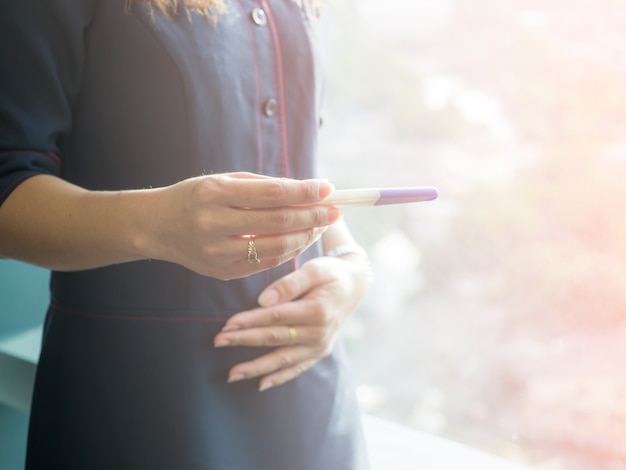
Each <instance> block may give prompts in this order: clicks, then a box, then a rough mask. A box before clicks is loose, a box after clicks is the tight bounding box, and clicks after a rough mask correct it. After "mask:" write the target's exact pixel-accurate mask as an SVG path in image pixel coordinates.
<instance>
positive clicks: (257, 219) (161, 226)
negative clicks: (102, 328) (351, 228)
mask: <svg viewBox="0 0 626 470" xmlns="http://www.w3.org/2000/svg"><path fill="white" fill-rule="evenodd" d="M332 190H333V188H332V185H330V184H329V183H327V182H324V181H321V180H305V181H298V180H292V179H285V178H270V177H265V176H260V175H254V174H251V173H229V174H221V175H212V176H200V177H196V178H190V179H187V180H184V181H181V182H180V183H177V184H174V185H172V186H168V187H165V188H159V189H155V190H151V192H152V194H151V199H152V200H153V202H154V204H151V205H150V207H149V208H148V210H147V212H146V213H145V214H144V216H143V217H142V219H143V220H142V224H145V225H143V228H142V230H141V232H139V233H141V234H142V236H141V237H140V238H139V239H138V240H139V241H138V249H139V250H140V251H141V252H142V253H143V254H144V256H145V257H146V258H153V259H161V260H166V261H171V262H174V263H178V264H181V265H183V266H186V267H187V268H189V269H191V270H193V271H195V272H197V273H200V274H203V275H206V276H211V277H215V278H219V279H223V280H226V279H235V278H240V277H245V276H248V275H250V274H253V273H256V272H260V271H263V270H266V269H269V268H272V267H274V266H277V265H279V264H281V263H283V262H285V261H287V260H289V259H291V258H293V257H295V256H297V255H299V254H300V253H302V252H303V251H304V250H305V249H307V248H308V247H309V246H311V244H313V243H314V242H315V241H316V240H317V239H318V238H319V237H320V236H321V234H322V233H323V232H324V230H325V228H326V227H327V226H329V225H331V224H333V223H334V222H336V221H337V220H338V219H339V218H340V212H339V211H338V209H336V208H334V207H332V206H325V205H320V204H316V203H319V202H320V201H321V200H322V199H324V198H325V197H327V196H328V195H329V194H330V193H331V192H332ZM250 237H252V238H253V240H254V244H255V247H256V250H257V253H258V257H259V260H260V262H259V263H248V262H247V250H248V242H249V238H250Z"/></svg>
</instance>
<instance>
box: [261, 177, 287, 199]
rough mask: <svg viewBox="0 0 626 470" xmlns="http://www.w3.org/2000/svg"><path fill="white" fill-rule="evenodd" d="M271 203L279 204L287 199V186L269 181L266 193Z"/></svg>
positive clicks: (266, 197)
mask: <svg viewBox="0 0 626 470" xmlns="http://www.w3.org/2000/svg"><path fill="white" fill-rule="evenodd" d="M264 196H265V199H266V200H267V201H269V202H279V201H282V200H283V199H284V198H285V186H284V185H283V183H281V182H280V181H269V182H268V184H267V187H266V188H265V193H264Z"/></svg>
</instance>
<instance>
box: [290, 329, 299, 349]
mask: <svg viewBox="0 0 626 470" xmlns="http://www.w3.org/2000/svg"><path fill="white" fill-rule="evenodd" d="M288 328H289V346H291V345H292V344H296V340H297V339H298V330H296V328H295V327H293V326H290V327H288Z"/></svg>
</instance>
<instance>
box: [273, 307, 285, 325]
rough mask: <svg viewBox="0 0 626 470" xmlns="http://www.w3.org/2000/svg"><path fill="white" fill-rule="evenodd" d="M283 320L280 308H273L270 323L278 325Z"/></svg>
mask: <svg viewBox="0 0 626 470" xmlns="http://www.w3.org/2000/svg"><path fill="white" fill-rule="evenodd" d="M282 320H283V316H282V314H281V313H280V311H278V310H272V313H271V314H270V323H272V324H274V325H277V324H280V323H281V322H282Z"/></svg>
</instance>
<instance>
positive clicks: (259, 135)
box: [237, 0, 265, 174]
mask: <svg viewBox="0 0 626 470" xmlns="http://www.w3.org/2000/svg"><path fill="white" fill-rule="evenodd" d="M237 5H238V6H239V10H240V11H241V15H242V17H243V18H244V19H246V18H247V14H246V11H245V10H244V8H243V6H242V5H241V2H240V1H239V0H237ZM244 23H246V27H247V28H248V35H249V36H250V45H251V46H252V58H253V59H254V85H255V87H256V102H255V111H256V113H255V116H256V132H257V143H258V145H259V161H258V167H259V173H261V174H263V172H264V171H265V168H264V160H263V133H262V132H261V116H260V114H259V113H260V112H261V111H260V109H261V91H260V85H259V65H258V62H257V51H256V42H255V40H254V34H253V33H252V27H251V26H250V22H249V21H245V20H244Z"/></svg>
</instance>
